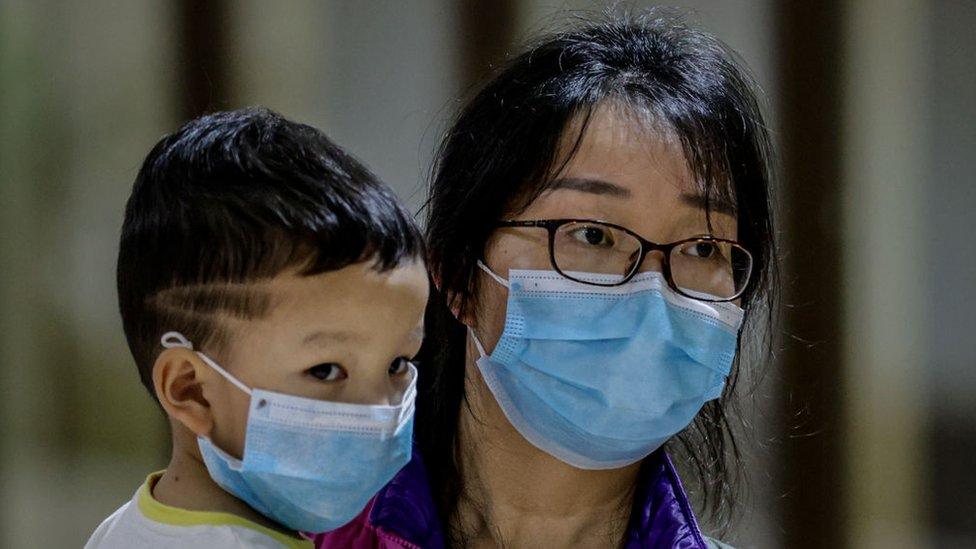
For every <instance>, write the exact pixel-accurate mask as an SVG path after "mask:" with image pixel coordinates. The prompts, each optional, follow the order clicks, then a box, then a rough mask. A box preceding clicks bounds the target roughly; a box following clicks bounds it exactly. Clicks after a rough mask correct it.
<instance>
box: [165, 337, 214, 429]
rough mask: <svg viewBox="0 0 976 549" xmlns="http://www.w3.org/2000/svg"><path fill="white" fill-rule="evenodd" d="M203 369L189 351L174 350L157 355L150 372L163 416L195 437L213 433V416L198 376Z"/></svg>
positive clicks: (177, 348) (197, 359)
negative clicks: (163, 411)
mask: <svg viewBox="0 0 976 549" xmlns="http://www.w3.org/2000/svg"><path fill="white" fill-rule="evenodd" d="M206 367H207V366H206V365H204V364H203V361H201V360H200V357H198V356H197V355H196V353H194V352H193V351H192V350H190V349H186V348H182V347H175V348H171V349H165V350H163V352H162V353H160V354H159V357H157V358H156V362H155V364H153V371H152V377H153V387H155V389H156V398H157V399H158V400H159V403H160V404H161V405H162V406H163V409H164V410H166V414H167V415H169V417H171V418H173V419H175V420H176V421H179V422H180V423H182V424H183V425H184V426H186V428H187V429H189V430H190V431H192V432H193V434H195V435H197V436H208V435H209V434H210V431H211V430H212V429H213V412H212V409H211V408H210V403H209V402H208V401H207V399H206V398H204V396H203V386H202V380H201V378H200V376H199V375H198V373H199V372H201V371H202V369H203V368H206Z"/></svg>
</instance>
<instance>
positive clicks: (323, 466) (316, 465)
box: [162, 332, 417, 533]
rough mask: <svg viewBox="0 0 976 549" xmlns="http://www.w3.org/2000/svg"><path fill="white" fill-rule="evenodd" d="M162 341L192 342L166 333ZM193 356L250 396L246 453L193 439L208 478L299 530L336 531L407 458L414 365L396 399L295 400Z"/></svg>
mask: <svg viewBox="0 0 976 549" xmlns="http://www.w3.org/2000/svg"><path fill="white" fill-rule="evenodd" d="M162 344H163V347H167V348H170V347H186V348H188V349H193V345H192V344H191V343H190V341H189V340H187V339H186V338H185V337H184V336H183V335H181V334H179V333H177V332H168V333H167V334H165V335H163V338H162ZM197 355H199V356H200V358H201V359H202V360H203V361H204V362H206V363H207V365H208V366H210V367H211V368H213V369H214V370H215V371H216V372H217V373H219V374H220V375H222V376H223V377H225V378H226V379H227V380H228V381H230V382H231V383H233V384H234V385H235V386H236V387H237V388H238V389H240V390H241V391H244V392H245V393H247V394H248V395H250V396H251V405H250V408H249V411H248V416H247V431H246V434H245V439H244V457H243V459H237V458H235V457H233V456H231V455H229V454H227V453H226V452H224V451H223V450H221V449H220V448H218V447H217V446H216V445H214V443H213V442H212V441H211V440H210V439H209V438H208V437H197V442H198V444H199V446H200V452H201V453H202V454H203V461H204V463H206V465H207V470H208V471H209V472H210V476H211V477H212V478H213V480H214V482H216V483H217V484H218V485H220V487H221V488H223V489H224V490H227V491H228V492H230V493H231V494H233V495H235V496H237V497H238V498H239V499H241V500H243V501H244V502H246V503H247V504H248V505H250V506H251V507H252V508H253V509H254V510H256V511H257V512H259V513H261V514H262V515H264V516H266V517H268V518H271V519H272V520H274V521H276V522H278V523H280V524H282V525H284V526H286V527H288V528H291V529H292V530H298V531H303V532H316V533H317V532H326V531H329V530H335V529H336V528H339V527H340V526H342V525H344V524H346V523H347V522H349V521H351V520H352V519H353V518H355V517H356V515H358V514H359V513H360V512H361V511H362V510H363V508H364V507H365V506H366V504H367V503H368V502H369V500H370V499H371V498H372V497H373V496H374V495H375V494H376V493H377V492H378V491H379V490H380V488H382V487H383V486H384V485H385V484H386V483H387V482H389V481H390V480H391V479H392V478H393V476H394V475H395V474H396V473H397V472H398V471H399V470H400V469H401V468H402V467H403V466H404V465H406V464H407V462H408V461H410V452H411V439H412V436H413V415H414V399H415V398H416V395H417V369H416V368H415V367H414V366H413V365H412V364H411V365H410V376H411V379H410V383H409V386H408V387H407V389H406V390H405V391H404V393H403V395H402V396H401V397H400V400H399V403H397V404H396V405H390V406H382V405H365V404H347V403H340V402H329V401H322V400H315V399H309V398H301V397H296V396H292V395H286V394H281V393H273V392H270V391H263V390H261V389H253V388H251V387H248V386H247V385H245V384H244V383H242V382H241V381H240V380H238V379H237V378H235V377H234V376H232V375H231V374H230V373H228V372H227V371H226V370H224V369H223V368H221V367H220V366H219V365H218V364H217V363H216V362H214V361H213V360H211V359H210V357H208V356H206V355H205V354H203V353H201V352H199V351H197Z"/></svg>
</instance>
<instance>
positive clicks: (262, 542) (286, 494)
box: [86, 109, 428, 549]
mask: <svg viewBox="0 0 976 549" xmlns="http://www.w3.org/2000/svg"><path fill="white" fill-rule="evenodd" d="M422 255H423V244H422V239H421V236H420V233H419V231H418V230H417V228H416V226H415V225H414V224H413V222H412V220H411V217H410V215H409V214H408V213H407V212H406V210H405V209H404V208H403V207H401V206H400V205H399V204H398V202H397V200H396V199H395V198H394V196H393V194H392V193H391V192H390V191H389V190H388V189H387V188H386V187H385V186H383V185H382V184H381V183H379V182H378V181H377V180H376V178H375V177H374V176H373V175H372V174H370V173H369V172H368V171H367V170H366V169H365V168H364V167H363V166H362V165H361V164H360V163H359V162H357V161H356V160H354V159H353V158H351V157H350V156H348V155H346V154H345V153H344V152H343V151H342V150H341V149H339V148H338V147H337V146H336V145H335V144H333V143H332V142H331V141H329V139H328V138H327V137H326V136H325V135H323V134H322V133H321V132H319V131H317V130H315V129H314V128H311V127H309V126H305V125H301V124H296V123H294V122H290V121H288V120H285V119H283V118H282V117H280V116H278V115H277V114H275V113H272V112H270V111H268V110H265V109H246V110H240V111H234V112H225V113H217V114H212V115H209V116H205V117H202V118H199V119H197V120H194V121H192V122H190V123H188V124H186V125H185V126H183V127H182V128H181V129H180V130H179V131H178V132H176V133H175V134H173V135H170V136H167V137H165V138H164V139H162V140H161V141H160V142H159V143H158V144H157V145H156V146H155V147H154V148H153V150H152V151H151V152H150V153H149V156H148V157H147V158H146V160H145V163H144V164H143V166H142V169H141V170H140V172H139V175H138V176H137V178H136V182H135V185H134V187H133V190H132V196H131V197H130V198H129V202H128V205H127V206H126V212H125V222H124V224H123V227H122V240H121V248H120V251H119V260H118V288H119V307H120V309H121V312H122V322H123V326H124V328H125V334H126V338H127V339H128V343H129V347H130V349H131V351H132V354H133V356H134V358H135V362H136V365H137V366H138V368H139V375H140V377H141V379H142V383H143V384H144V385H145V386H146V388H148V389H149V392H150V393H151V394H152V395H153V396H154V397H155V398H156V400H157V401H158V402H159V404H160V405H161V406H162V408H163V410H164V411H165V412H166V415H167V416H168V417H169V423H170V426H171V429H172V440H173V454H172V458H171V460H170V462H169V467H168V468H167V469H166V470H165V471H161V472H158V473H154V474H151V475H149V478H148V479H147V480H146V482H145V484H143V485H142V487H141V488H139V490H138V491H137V492H136V494H135V496H134V497H133V498H132V500H131V501H130V502H128V503H126V504H125V505H123V506H122V507H121V508H120V509H119V510H118V511H116V512H115V513H114V514H112V515H111V516H110V517H109V518H108V519H106V520H105V521H104V522H103V523H102V524H101V526H99V527H98V529H97V530H96V531H95V533H94V534H93V535H92V537H91V539H90V540H89V542H88V544H87V546H86V547H93V548H96V547H97V548H116V547H119V548H121V547H126V548H130V547H206V548H208V549H218V548H221V547H241V546H246V547H281V546H285V547H311V543H310V542H309V541H308V540H307V539H305V538H304V537H303V536H302V535H300V534H299V532H321V531H326V530H332V529H335V528H338V527H339V526H342V525H343V524H344V523H346V522H348V521H349V520H351V519H352V518H354V517H355V516H356V515H357V514H358V513H360V512H361V511H362V510H363V509H364V507H365V506H366V504H367V503H368V501H369V500H370V498H372V497H373V495H374V494H375V493H376V492H377V491H378V490H379V489H380V488H381V487H382V486H383V485H384V484H386V483H387V482H388V481H389V480H390V479H391V478H392V477H393V475H394V474H395V473H396V472H397V471H398V470H399V469H400V468H401V467H402V466H403V465H404V464H406V463H407V461H408V460H409V458H410V444H411V434H412V431H413V410H414V408H413V402H414V397H415V395H416V389H415V384H416V378H417V372H416V369H415V368H414V366H413V365H412V364H411V362H410V359H411V357H413V355H414V354H415V353H416V352H417V351H418V350H419V348H420V343H421V339H422V337H423V313H424V306H425V304H426V301H427V291H428V279H427V274H426V270H425V268H424V264H423V260H422Z"/></svg>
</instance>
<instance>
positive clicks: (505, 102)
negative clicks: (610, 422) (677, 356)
mask: <svg viewBox="0 0 976 549" xmlns="http://www.w3.org/2000/svg"><path fill="white" fill-rule="evenodd" d="M754 87H755V85H754V83H753V82H752V80H751V79H750V77H749V76H748V74H747V72H746V71H745V69H743V68H742V67H741V66H740V65H739V63H738V62H737V61H736V58H735V55H734V54H733V53H731V52H730V51H729V50H728V49H727V48H726V47H725V46H724V45H723V44H722V43H721V42H720V41H718V40H717V39H716V38H715V37H713V36H711V35H710V34H707V33H705V32H703V31H700V30H696V29H694V28H690V27H688V26H686V25H685V24H684V23H683V22H682V21H681V19H680V18H678V17H675V16H673V15H671V14H668V13H662V12H658V11H651V12H647V13H644V14H642V15H638V16H633V15H626V16H613V17H611V18H608V19H607V20H605V21H602V22H598V23H589V24H584V25H583V26H580V27H578V28H574V29H572V30H569V31H565V32H561V33H558V34H555V35H553V36H550V37H548V38H547V39H544V40H543V41H541V42H540V43H538V44H537V45H536V46H534V47H532V48H530V49H529V50H528V51H526V52H525V53H523V54H522V55H520V56H518V57H516V58H514V59H512V60H511V61H510V62H509V63H508V64H507V66H505V67H503V68H502V70H500V72H499V73H498V74H497V75H495V77H494V78H493V79H492V80H491V81H490V82H489V83H488V84H487V85H486V86H485V87H484V88H483V89H481V90H480V92H479V93H478V94H477V95H476V97H474V99H473V100H472V101H470V103H468V104H467V106H466V107H465V108H464V110H463V111H462V112H461V113H460V115H459V117H458V118H457V120H456V121H455V123H454V124H453V126H452V127H451V128H450V130H449V131H448V133H447V136H446V138H445V139H444V141H443V144H442V146H441V149H440V151H439V155H438V158H437V159H436V164H435V167H434V175H433V178H432V181H431V184H430V193H429V199H428V202H427V204H426V206H425V209H426V231H427V244H428V251H429V267H430V269H431V273H432V276H433V278H434V280H436V281H437V284H438V286H439V289H438V290H436V291H434V292H433V293H432V297H431V302H430V304H429V306H428V310H427V324H426V325H427V334H428V338H427V342H428V343H426V344H425V346H424V348H423V349H422V351H421V357H420V360H421V363H422V364H423V368H424V369H423V372H422V375H421V377H420V396H419V397H418V400H417V402H418V405H417V415H418V422H417V425H418V432H417V439H418V443H419V446H420V449H421V452H422V453H423V456H424V460H425V462H426V464H427V468H428V470H429V473H430V477H431V484H432V488H433V492H434V495H435V499H436V500H437V503H438V506H439V511H440V514H441V518H442V520H443V521H444V524H448V525H449V524H450V519H451V517H452V514H453V512H454V510H455V509H456V505H457V502H458V498H459V495H460V494H461V490H462V486H461V478H462V477H461V471H460V468H459V460H458V455H459V454H458V447H457V445H458V437H457V430H458V420H459V413H460V407H461V404H462V402H464V400H465V395H464V370H465V368H464V364H465V356H466V355H465V353H466V332H465V326H463V325H462V324H461V323H460V322H459V321H458V320H457V319H456V318H455V317H454V315H453V314H452V313H451V310H450V307H449V303H448V299H449V297H448V296H451V297H450V298H451V299H454V300H456V301H455V303H453V304H452V305H455V306H459V307H460V309H461V310H469V309H466V307H469V306H470V305H471V298H472V296H473V293H474V289H475V280H476V276H475V273H476V271H477V269H476V261H477V260H478V259H481V258H482V256H483V253H484V251H485V245H486V242H487V241H488V239H489V236H490V235H491V234H492V232H493V231H494V230H495V224H496V222H498V221H499V220H501V219H503V218H504V217H506V216H509V215H512V214H515V213H518V212H519V210H521V209H524V208H525V207H526V206H528V204H529V203H531V201H532V200H533V199H534V198H535V197H537V196H538V195H539V194H540V193H541V192H543V191H544V190H545V189H546V187H547V184H548V183H549V181H551V178H552V176H553V175H554V174H555V173H556V172H558V171H559V169H560V168H561V167H562V166H565V163H566V162H568V160H569V159H567V158H559V155H558V145H559V143H560V141H561V140H562V139H564V138H566V137H567V136H565V135H564V133H565V132H566V131H569V128H570V127H572V128H574V131H576V130H575V128H577V127H580V129H579V132H580V133H579V135H577V136H568V137H569V138H570V139H575V140H576V141H575V142H576V143H577V145H578V143H579V140H580V139H581V138H582V135H583V132H585V131H586V122H587V120H588V119H589V116H590V114H591V113H592V112H593V110H594V109H595V108H596V107H597V106H599V105H602V104H608V103H612V104H614V105H620V106H623V107H625V110H627V111H631V112H633V113H635V114H638V115H641V116H636V117H634V120H635V121H638V120H650V121H652V124H653V127H652V128H651V129H652V130H653V129H655V128H657V129H659V130H662V131H666V132H668V133H669V134H670V135H671V136H673V137H674V138H676V139H677V140H678V141H679V142H680V144H681V148H682V150H683V153H684V155H685V158H686V160H687V162H688V165H689V167H690V169H691V171H692V173H693V174H694V176H695V178H696V180H697V181H698V183H699V184H700V185H701V190H702V192H703V193H704V195H705V197H706V202H707V201H708V200H709V197H711V198H712V199H715V198H718V197H721V198H729V199H731V200H732V202H733V204H735V205H736V216H737V219H738V239H739V241H740V242H741V243H742V244H743V245H744V246H745V247H746V248H748V249H749V250H750V251H751V252H752V253H753V255H754V259H755V268H754V273H753V279H752V280H751V282H750V286H749V289H748V290H747V292H746V294H745V295H743V297H742V301H741V303H742V306H743V307H744V308H745V310H746V325H745V328H744V329H743V336H741V337H740V343H739V347H740V353H738V354H742V353H741V351H742V348H743V346H744V345H743V342H744V340H747V338H751V337H753V336H758V339H759V340H762V341H764V342H765V344H764V346H761V347H764V348H765V349H766V350H767V351H768V350H769V347H768V338H767V336H766V334H768V329H769V328H770V325H771V322H772V316H771V311H772V310H773V306H772V305H773V299H774V296H775V286H776V285H775V278H776V249H775V245H774V233H773V221H772V211H771V206H770V194H769V187H770V180H771V169H770V154H771V146H770V138H769V134H768V131H767V129H766V126H765V125H764V122H763V118H762V114H761V109H760V108H759V105H758V102H757V97H756V94H755V92H754ZM648 115H649V116H648ZM576 121H582V124H580V125H571V122H576ZM637 123H640V122H637ZM750 343H751V341H750ZM738 370H739V358H737V360H736V364H735V366H734V367H733V373H732V375H731V376H730V381H729V383H728V384H727V387H726V389H725V392H724V394H723V396H722V398H720V399H719V400H716V401H712V402H709V403H708V404H706V405H705V407H704V408H703V409H702V411H701V412H700V413H699V414H698V416H697V417H696V419H695V421H694V423H693V424H692V425H691V426H689V427H688V428H687V429H685V430H684V431H683V432H681V433H680V434H679V435H677V436H676V437H674V439H673V440H672V441H671V442H669V443H668V448H670V449H671V450H672V451H676V452H678V453H679V454H680V456H681V458H682V459H683V460H686V461H687V462H689V463H690V465H691V469H692V471H694V472H695V473H697V474H696V475H695V476H696V477H697V479H693V480H697V483H696V486H697V488H698V490H699V491H700V492H701V495H702V501H700V502H699V504H700V506H701V508H702V509H703V510H704V511H706V512H707V514H708V518H711V519H713V520H714V521H715V522H716V523H721V526H720V529H724V528H725V527H726V526H727V525H728V523H729V522H730V520H729V519H730V517H731V514H730V513H727V512H726V511H728V510H730V508H731V505H730V504H731V502H732V501H733V499H734V497H733V495H734V490H735V486H736V484H737V483H736V482H735V480H737V476H738V474H739V472H740V471H741V458H740V455H739V450H738V448H737V447H736V444H735V439H734V437H733V434H732V430H731V428H730V424H729V416H727V415H726V408H727V406H728V405H729V403H730V402H731V395H732V392H733V389H734V386H735V378H736V372H738ZM449 530H450V529H449ZM451 534H452V532H450V531H449V532H448V535H449V536H450V535H451Z"/></svg>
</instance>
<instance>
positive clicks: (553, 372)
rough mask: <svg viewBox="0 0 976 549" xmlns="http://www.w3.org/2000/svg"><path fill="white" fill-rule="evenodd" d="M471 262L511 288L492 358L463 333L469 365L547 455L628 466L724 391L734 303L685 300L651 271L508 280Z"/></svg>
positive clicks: (591, 464)
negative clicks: (616, 282) (472, 356)
mask: <svg viewBox="0 0 976 549" xmlns="http://www.w3.org/2000/svg"><path fill="white" fill-rule="evenodd" d="M479 266H480V267H481V268H482V269H484V270H485V271H486V272H487V273H488V274H489V275H490V276H491V277H492V278H494V279H495V280H496V281H497V282H498V283H500V284H502V285H504V286H506V287H507V288H508V310H507V313H506V318H505V328H504V331H503V333H502V335H501V338H500V339H499V340H498V343H496V344H495V348H494V350H493V351H492V353H491V356H488V355H487V354H486V353H485V350H484V348H483V347H482V345H481V342H480V341H479V340H478V338H477V336H476V335H475V334H474V332H473V331H471V335H472V338H473V339H474V342H475V345H476V347H477V348H478V352H479V354H480V355H481V358H480V359H479V360H478V361H477V364H478V368H479V370H480V371H481V374H482V377H483V378H484V380H485V382H486V384H487V385H488V387H489V388H490V390H491V392H492V394H493V395H494V396H495V399H496V400H497V401H498V404H499V406H500V407H501V409H502V411H504V413H505V415H506V417H507V418H508V420H509V421H510V422H511V423H512V425H513V426H514V427H515V428H516V429H517V430H518V431H519V432H520V433H521V434H522V436H523V437H525V438H526V440H528V441H529V442H530V443H532V444H534V445H535V446H537V447H538V448H540V449H542V450H544V451H545V452H548V453H549V454H551V455H553V456H555V457H556V458H559V459H560V460H562V461H564V462H566V463H568V464H570V465H573V466H574V467H578V468H581V469H613V468H619V467H623V466H625V465H629V464H631V463H635V462H637V461H640V460H641V459H643V458H645V457H647V456H648V455H650V454H651V453H652V452H654V451H655V450H656V449H658V448H659V447H661V446H662V445H663V444H664V443H665V442H666V441H667V440H668V439H669V438H671V437H672V436H674V435H675V434H676V433H678V432H679V431H681V430H682V429H684V428H685V427H686V426H687V425H688V424H690V423H691V421H692V420H693V419H694V417H695V415H696V414H697V413H698V411H699V410H700V409H701V408H702V406H703V405H704V404H705V403H706V402H708V401H709V400H712V399H715V398H718V397H719V396H720V395H721V393H722V389H723V387H724V385H725V380H726V377H727V376H728V374H729V370H730V369H731V366H732V361H733V359H734V358H735V352H736V348H737V342H738V330H739V327H740V326H741V324H742V317H743V311H742V309H741V308H739V307H737V306H736V305H734V304H732V303H707V302H704V301H697V300H694V299H691V298H688V297H684V296H682V295H680V294H678V293H677V292H674V291H673V290H671V289H670V287H669V286H668V284H667V282H666V281H665V280H664V277H663V276H662V275H661V274H660V273H657V272H647V273H641V274H639V275H637V276H635V277H634V278H633V279H632V280H631V281H629V282H628V283H626V284H624V285H621V286H611V287H601V286H594V285H590V284H583V283H580V282H575V281H573V280H569V279H567V278H565V277H563V276H561V275H560V274H559V273H557V272H555V271H529V270H512V271H510V272H509V279H508V280H505V279H504V278H502V277H500V276H498V275H497V274H495V273H494V272H492V271H491V270H490V269H488V267H486V266H485V265H484V264H483V263H481V262H479ZM574 276H576V277H578V278H583V279H586V280H592V281H594V282H599V281H605V282H611V281H612V280H613V277H610V276H606V275H600V274H588V273H574ZM604 279H605V280H604Z"/></svg>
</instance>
